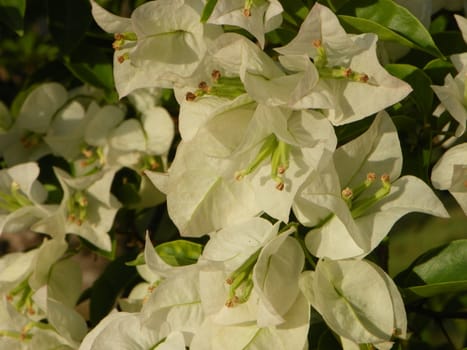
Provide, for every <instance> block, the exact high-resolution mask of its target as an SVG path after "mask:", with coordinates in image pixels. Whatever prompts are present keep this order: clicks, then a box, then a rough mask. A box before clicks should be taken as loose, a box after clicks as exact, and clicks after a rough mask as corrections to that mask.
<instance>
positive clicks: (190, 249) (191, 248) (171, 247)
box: [156, 239, 203, 266]
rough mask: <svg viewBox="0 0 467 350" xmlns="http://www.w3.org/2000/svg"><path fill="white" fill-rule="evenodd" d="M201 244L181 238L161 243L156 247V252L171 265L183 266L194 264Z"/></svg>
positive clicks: (201, 247) (200, 249)
mask: <svg viewBox="0 0 467 350" xmlns="http://www.w3.org/2000/svg"><path fill="white" fill-rule="evenodd" d="M202 251H203V246H202V245H201V244H199V243H193V242H190V241H185V240H182V239H179V240H176V241H172V242H167V243H162V244H159V245H158V246H157V247H156V252H157V253H158V254H159V256H160V257H161V258H162V260H164V261H165V262H166V263H167V264H169V265H172V266H184V265H191V264H195V263H196V262H197V261H198V258H199V256H200V255H201V252H202Z"/></svg>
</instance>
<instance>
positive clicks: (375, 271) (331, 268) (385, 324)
mask: <svg viewBox="0 0 467 350" xmlns="http://www.w3.org/2000/svg"><path fill="white" fill-rule="evenodd" d="M300 288H301V289H302V291H303V293H304V294H305V296H306V297H307V299H308V301H309V302H310V303H311V305H312V306H313V307H314V308H315V309H316V310H317V311H318V312H319V313H320V314H321V316H322V317H323V319H324V320H325V321H326V323H327V324H328V326H329V327H331V329H332V330H333V331H335V332H336V333H337V334H339V335H340V336H343V337H345V338H348V339H351V340H352V341H354V342H356V343H359V344H366V343H372V344H373V345H375V346H376V347H377V348H378V349H385V350H389V349H390V348H391V346H392V343H389V342H390V340H391V338H392V337H393V336H397V337H402V338H405V336H406V332H407V318H406V314H405V309H404V303H403V301H402V297H401V295H400V294H399V291H398V290H397V287H396V285H395V284H394V282H393V281H392V280H391V278H390V277H389V276H388V275H387V274H386V273H385V272H384V271H383V270H382V269H381V268H379V267H378V266H375V265H374V264H372V263H370V262H367V261H365V260H341V261H331V260H320V261H319V262H318V265H317V267H316V270H315V271H306V272H304V273H303V274H302V276H301V277H300Z"/></svg>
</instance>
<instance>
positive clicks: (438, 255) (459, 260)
mask: <svg viewBox="0 0 467 350" xmlns="http://www.w3.org/2000/svg"><path fill="white" fill-rule="evenodd" d="M466 267H467V239H461V240H457V241H453V242H451V243H449V244H446V245H444V246H441V247H438V248H435V249H433V250H430V251H428V252H427V253H426V254H424V255H422V256H421V257H420V258H419V259H417V260H416V266H415V267H414V268H413V271H414V272H415V273H416V274H417V275H418V277H420V278H421V279H422V280H423V281H424V282H425V283H441V282H452V281H467V268H466Z"/></svg>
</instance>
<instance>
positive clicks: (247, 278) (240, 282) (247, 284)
mask: <svg viewBox="0 0 467 350" xmlns="http://www.w3.org/2000/svg"><path fill="white" fill-rule="evenodd" d="M260 252H261V248H260V249H258V250H257V251H256V252H255V253H253V254H252V255H251V256H250V257H249V258H248V259H247V260H246V261H245V262H244V263H243V264H242V265H241V266H240V267H239V268H237V269H236V270H235V271H234V272H232V274H231V275H230V276H229V277H228V278H227V280H226V283H227V284H229V285H230V289H229V298H228V299H227V301H226V302H225V306H227V307H234V306H235V305H238V304H242V303H245V302H246V301H248V298H249V297H250V294H251V291H252V290H253V267H254V266H255V264H256V261H257V260H258V256H259V253H260Z"/></svg>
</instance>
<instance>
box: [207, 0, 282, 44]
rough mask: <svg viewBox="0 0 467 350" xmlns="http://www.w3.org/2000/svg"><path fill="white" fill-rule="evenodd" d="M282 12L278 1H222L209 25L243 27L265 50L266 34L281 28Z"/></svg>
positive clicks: (219, 2) (212, 15)
mask: <svg viewBox="0 0 467 350" xmlns="http://www.w3.org/2000/svg"><path fill="white" fill-rule="evenodd" d="M282 12H283V9H282V6H281V4H280V2H279V1H277V0H267V1H256V0H248V1H245V0H233V1H232V0H221V1H218V2H217V4H216V7H215V8H214V11H213V12H212V14H211V16H210V17H209V20H208V23H214V24H219V25H224V24H228V25H234V26H237V27H241V28H243V29H245V30H247V31H248V32H250V33H251V34H253V36H254V37H255V38H256V39H257V40H258V42H259V45H260V46H261V48H264V43H265V38H264V34H265V33H267V32H269V31H271V30H274V29H276V28H277V27H279V26H280V24H281V22H282V16H281V13H282Z"/></svg>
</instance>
